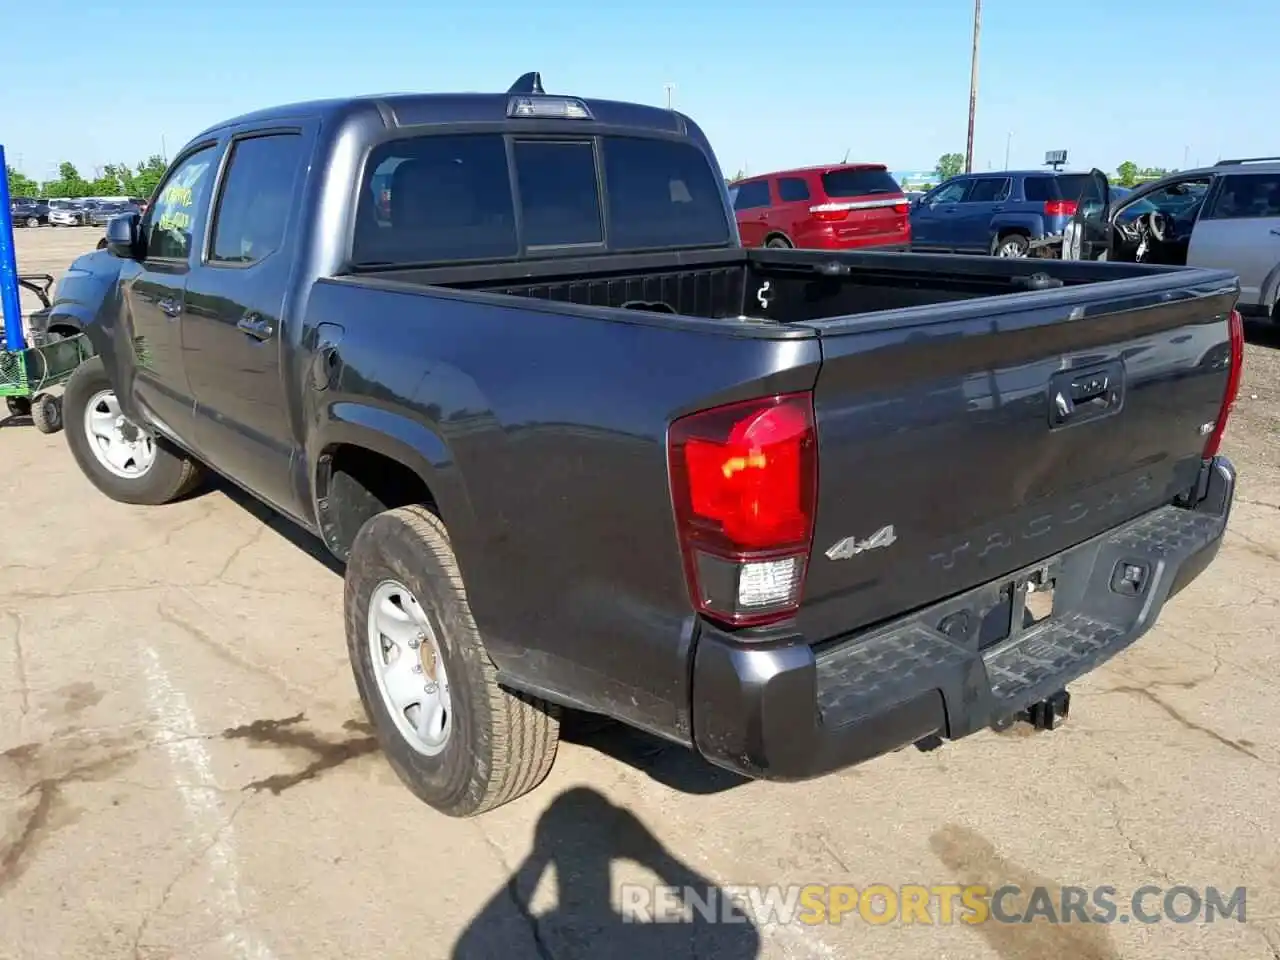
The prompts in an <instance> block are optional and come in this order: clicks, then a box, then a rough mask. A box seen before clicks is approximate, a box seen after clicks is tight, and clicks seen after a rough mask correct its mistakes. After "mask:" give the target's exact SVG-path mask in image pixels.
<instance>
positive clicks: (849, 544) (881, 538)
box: [827, 524, 898, 560]
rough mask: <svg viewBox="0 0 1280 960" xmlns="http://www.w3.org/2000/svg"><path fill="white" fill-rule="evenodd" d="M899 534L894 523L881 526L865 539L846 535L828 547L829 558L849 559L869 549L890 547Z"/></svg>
mask: <svg viewBox="0 0 1280 960" xmlns="http://www.w3.org/2000/svg"><path fill="white" fill-rule="evenodd" d="M897 540H898V536H897V534H895V533H894V532H893V524H889V525H888V526H887V527H881V528H880V529H879V530H877V531H876V532H875V533H873V534H872V535H871V536H869V537H867V539H865V540H859V539H858V538H857V537H845V538H844V539H843V540H840V541H838V542H837V543H834V544H832V545H831V546H830V547H829V548H827V559H828V560H848V559H849V558H850V557H856V556H857V555H858V554H860V553H866V552H867V551H868V550H878V549H879V548H880V547H888V546H891V545H893V544H894V543H896V542H897Z"/></svg>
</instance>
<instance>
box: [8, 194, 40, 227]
mask: <svg viewBox="0 0 1280 960" xmlns="http://www.w3.org/2000/svg"><path fill="white" fill-rule="evenodd" d="M9 212H10V213H11V214H12V215H13V225H14V226H15V227H41V226H44V225H45V224H47V223H48V222H49V204H48V203H46V202H45V201H44V200H33V199H32V198H30V197H14V198H13V199H12V200H11V201H10V203H9Z"/></svg>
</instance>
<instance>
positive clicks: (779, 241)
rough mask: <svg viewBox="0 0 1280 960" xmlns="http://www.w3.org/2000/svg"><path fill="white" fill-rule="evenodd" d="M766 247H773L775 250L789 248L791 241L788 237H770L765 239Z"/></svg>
mask: <svg viewBox="0 0 1280 960" xmlns="http://www.w3.org/2000/svg"><path fill="white" fill-rule="evenodd" d="M765 246H766V247H773V248H774V249H775V250H789V249H791V243H790V241H788V240H787V238H786V237H770V238H769V239H768V240H766V241H765Z"/></svg>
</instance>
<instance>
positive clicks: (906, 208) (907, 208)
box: [893, 200, 911, 213]
mask: <svg viewBox="0 0 1280 960" xmlns="http://www.w3.org/2000/svg"><path fill="white" fill-rule="evenodd" d="M893 212H894V213H910V212H911V204H909V203H907V202H906V201H905V200H904V201H903V202H902V203H895V204H894V205H893Z"/></svg>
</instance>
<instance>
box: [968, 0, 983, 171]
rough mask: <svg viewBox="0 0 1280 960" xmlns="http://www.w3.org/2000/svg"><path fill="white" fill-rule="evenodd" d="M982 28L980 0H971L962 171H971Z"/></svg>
mask: <svg viewBox="0 0 1280 960" xmlns="http://www.w3.org/2000/svg"><path fill="white" fill-rule="evenodd" d="M981 28H982V0H973V54H972V56H971V58H970V61H969V139H968V140H967V141H966V143H965V148H964V172H965V173H973V117H974V114H975V113H977V112H978V34H979V32H980V31H981Z"/></svg>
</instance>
